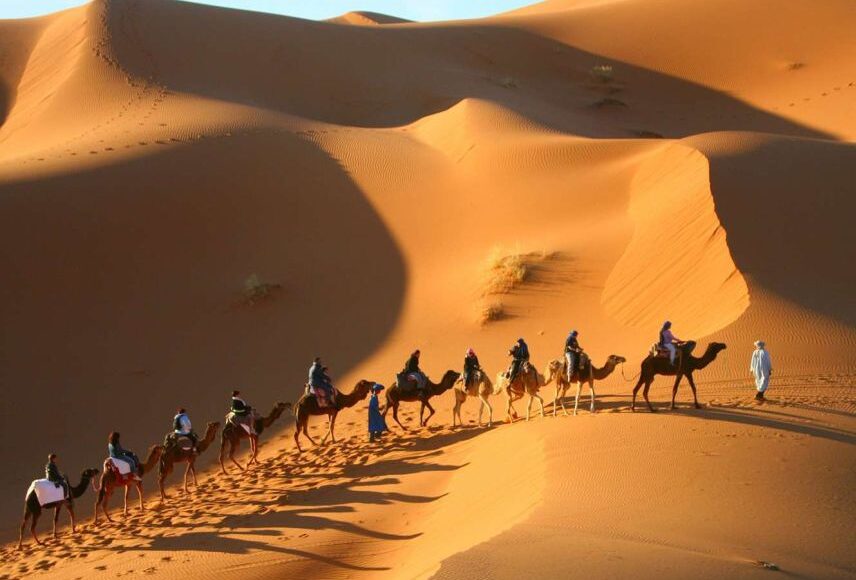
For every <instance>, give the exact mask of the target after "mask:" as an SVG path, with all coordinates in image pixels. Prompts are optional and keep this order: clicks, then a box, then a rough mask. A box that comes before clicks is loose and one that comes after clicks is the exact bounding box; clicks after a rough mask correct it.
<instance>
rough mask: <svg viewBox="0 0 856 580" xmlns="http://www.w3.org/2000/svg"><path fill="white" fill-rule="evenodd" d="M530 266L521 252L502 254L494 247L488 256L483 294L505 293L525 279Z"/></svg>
mask: <svg viewBox="0 0 856 580" xmlns="http://www.w3.org/2000/svg"><path fill="white" fill-rule="evenodd" d="M529 274H530V266H529V264H527V262H526V256H524V255H523V254H507V255H504V254H503V253H502V251H501V250H500V249H498V248H497V249H495V250H494V251H493V252H492V253H491V255H490V257H489V258H488V277H487V281H486V283H485V288H484V292H483V294H506V293H508V292H511V290H513V289H514V288H515V287H516V286H518V285H520V284H522V283H523V282H525V281H526V278H527V277H528V276H529Z"/></svg>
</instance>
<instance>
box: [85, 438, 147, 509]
mask: <svg viewBox="0 0 856 580" xmlns="http://www.w3.org/2000/svg"><path fill="white" fill-rule="evenodd" d="M162 454H163V445H152V446H151V447H150V448H149V453H148V456H147V457H146V460H145V461H144V462H143V464H142V467H141V468H140V471H141V475H145V474H146V473H149V472H150V471H151V470H152V469H154V467H155V464H157V462H158V461H160V458H161V455H162ZM132 485H133V486H134V487H136V488H137V495H138V496H139V498H140V511H144V510H145V509H146V508H145V506H144V505H143V482H142V481H141V480H139V479H135V478H134V477H133V476H132V475H131V474H128V475H119V474H118V473H116V471H115V470H114V469H113V468H112V467H111V466H110V459H107V460H105V461H104V471H103V472H102V473H101V481H100V483H99V485H98V495H97V497H96V499H95V519H94V522H93V523H95V524H98V508H99V507H101V510H102V511H103V512H104V516H105V517H106V518H107V521H108V522H112V521H113V520H111V519H110V514H109V513H108V512H107V504H108V503H109V502H110V496H112V495H113V491H114V490H115V489H116V488H117V487H122V488H124V489H125V501H124V504H123V505H124V507H123V510H122V513H123V515H124V516H125V517H127V516H128V492H129V491H130V487H131V486H132Z"/></svg>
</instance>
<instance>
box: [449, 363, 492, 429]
mask: <svg viewBox="0 0 856 580" xmlns="http://www.w3.org/2000/svg"><path fill="white" fill-rule="evenodd" d="M501 392H502V389H501V388H499V385H498V384H497V388H494V385H493V383H492V382H491V380H490V377H489V376H488V374H487V373H486V372H484V371H481V370H477V371H475V372H474V373H473V377H472V380H470V384H469V385H468V386H467V387H466V388H464V380H463V378H460V379H458V381H457V382H456V383H455V390H454V393H455V406H454V407H453V408H452V427H454V426H455V424H456V423H455V420H456V419H457V420H458V421H460V423H461V425H463V424H464V420H463V419H462V418H461V406H462V405H463V404H464V402H466V400H467V397H477V398H478V400H479V423H478V424H479V426H481V424H482V413H483V412H484V410H485V408H487V426H488V427H491V426H492V425H493V407H491V405H490V403H489V402H488V400H487V398H488V397H489V396H491V395H498V394H500V393H501Z"/></svg>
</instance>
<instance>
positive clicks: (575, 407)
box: [574, 382, 583, 417]
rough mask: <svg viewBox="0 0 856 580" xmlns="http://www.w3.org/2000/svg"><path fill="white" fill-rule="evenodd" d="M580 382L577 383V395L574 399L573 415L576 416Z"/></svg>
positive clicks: (581, 385) (580, 387)
mask: <svg viewBox="0 0 856 580" xmlns="http://www.w3.org/2000/svg"><path fill="white" fill-rule="evenodd" d="M582 387H583V384H582V382H579V383H577V396H576V398H575V399H574V417H576V416H577V409H579V407H580V390H581V389H582Z"/></svg>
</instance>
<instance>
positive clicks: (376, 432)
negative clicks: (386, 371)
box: [369, 383, 389, 441]
mask: <svg viewBox="0 0 856 580" xmlns="http://www.w3.org/2000/svg"><path fill="white" fill-rule="evenodd" d="M382 390H383V385H379V384H377V383H375V384H374V385H372V396H371V399H369V441H374V440H375V439H380V436H381V435H382V434H383V433H384V432H385V431H389V428H388V427H387V426H386V421H384V419H383V415H381V414H380V401H379V400H378V395H379V394H380V392H381V391H382Z"/></svg>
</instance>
